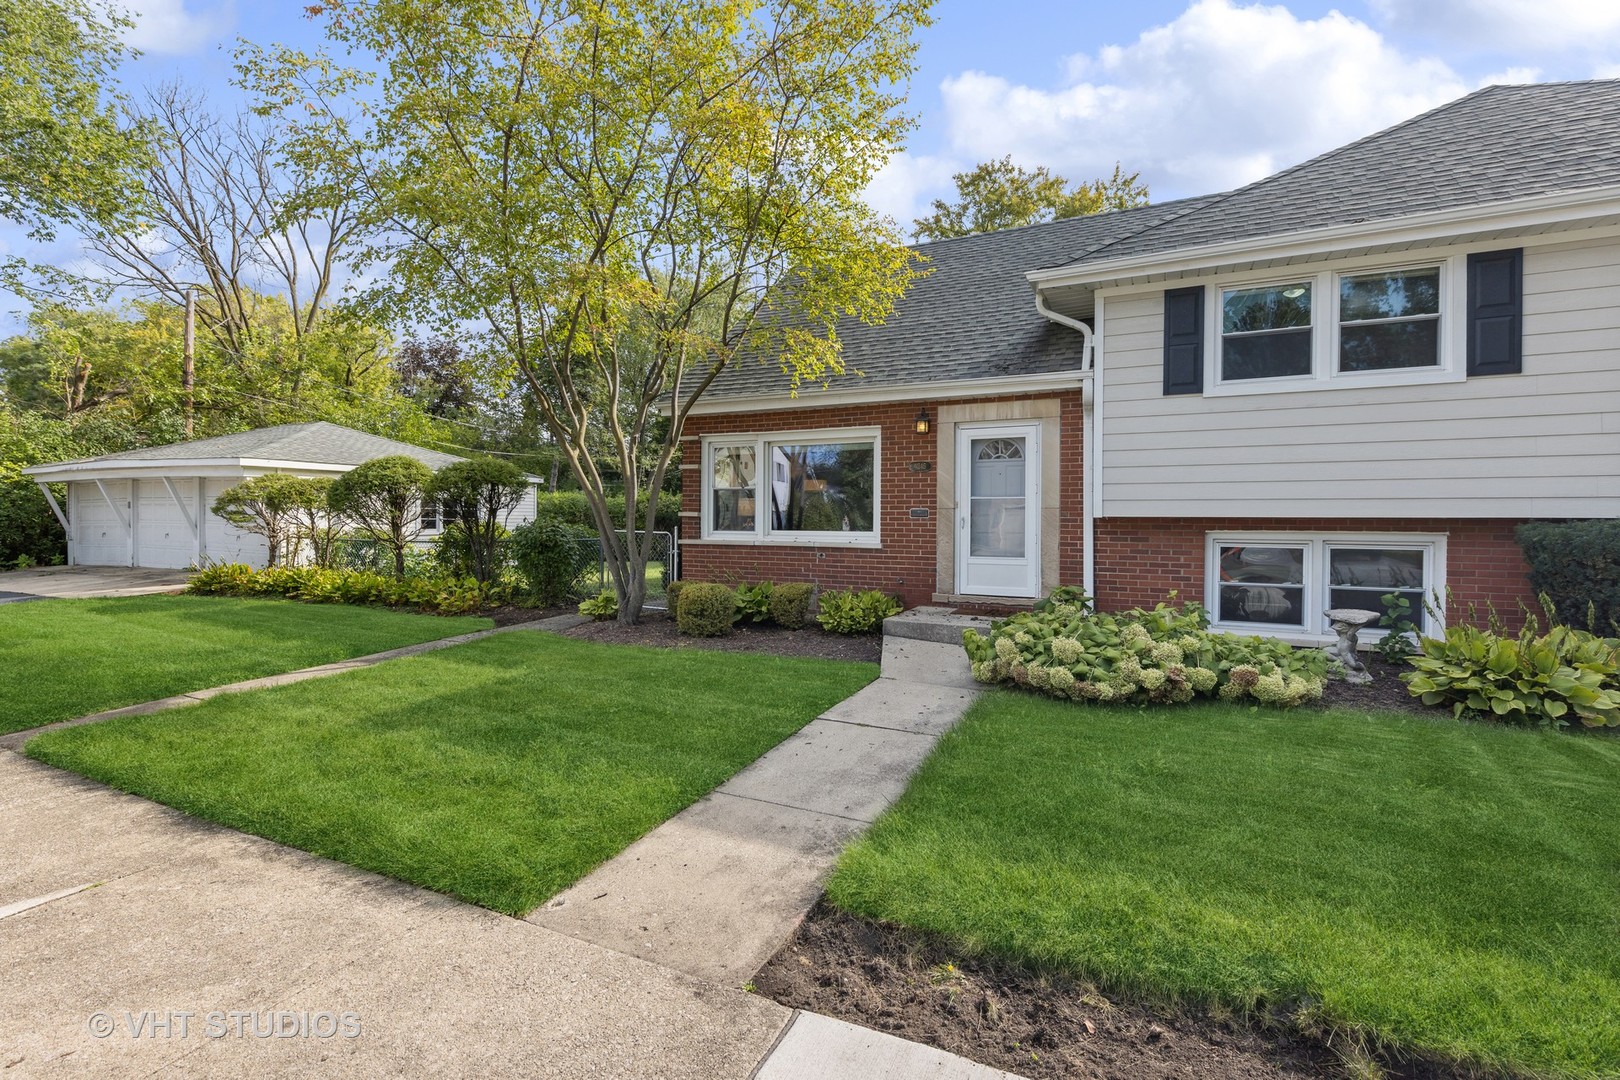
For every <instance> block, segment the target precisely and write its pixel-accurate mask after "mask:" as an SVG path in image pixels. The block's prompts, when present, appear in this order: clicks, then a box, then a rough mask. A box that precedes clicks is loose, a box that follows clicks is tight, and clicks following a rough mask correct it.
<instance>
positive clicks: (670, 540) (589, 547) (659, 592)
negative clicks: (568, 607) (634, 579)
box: [573, 532, 679, 611]
mask: <svg viewBox="0 0 1620 1080" xmlns="http://www.w3.org/2000/svg"><path fill="white" fill-rule="evenodd" d="M645 535H646V534H645V533H638V534H637V537H638V539H637V542H638V543H639V542H640V537H644V536H645ZM619 539H620V541H625V534H624V533H622V532H621V533H619ZM574 543H575V544H576V545H577V546H578V548H579V563H580V565H581V566H582V567H584V569H583V570H582V571H581V573H580V575H579V576H578V577H577V578H575V579H574V595H573V599H574V600H587V599H589V598H591V597H593V596H596V595H598V594H599V593H601V592H602V591H603V590H611V589H612V588H613V571H612V569H611V568H610V567H609V566H608V564H607V559H606V558H604V557H603V553H602V538H601V537H600V536H589V537H585V536H582V537H579V538H578V539H576V540H575V541H574ZM678 557H679V552H678V549H677V546H676V543H675V534H674V533H668V532H655V533H653V534H652V551H651V553H650V554H649V555H648V557H647V602H646V606H647V607H648V608H650V609H652V610H654V611H667V610H668V609H669V583H670V582H671V581H674V580H675V576H676V573H677V565H676V564H677V559H678Z"/></svg>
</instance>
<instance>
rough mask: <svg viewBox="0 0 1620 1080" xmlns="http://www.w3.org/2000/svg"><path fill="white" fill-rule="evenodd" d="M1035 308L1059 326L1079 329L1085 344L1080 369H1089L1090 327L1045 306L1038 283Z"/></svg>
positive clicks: (1044, 299) (1082, 347) (1090, 353)
mask: <svg viewBox="0 0 1620 1080" xmlns="http://www.w3.org/2000/svg"><path fill="white" fill-rule="evenodd" d="M1035 310H1036V311H1038V312H1040V313H1041V314H1042V315H1043V316H1045V317H1046V318H1047V320H1048V321H1050V322H1055V323H1057V324H1058V325H1059V326H1067V327H1068V328H1069V329H1070V330H1078V331H1080V336H1081V337H1082V338H1084V339H1085V344H1084V345H1082V346H1081V353H1080V370H1081V371H1090V370H1091V361H1092V349H1091V327H1089V326H1087V325H1086V324H1085V323H1083V322H1081V321H1080V320H1079V319H1075V318H1071V317H1070V316H1068V315H1065V314H1063V313H1062V312H1061V311H1053V310H1052V309H1051V308H1049V307H1047V306H1046V297H1045V296H1043V295H1041V287H1040V286H1039V285H1037V286H1035Z"/></svg>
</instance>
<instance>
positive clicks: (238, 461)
mask: <svg viewBox="0 0 1620 1080" xmlns="http://www.w3.org/2000/svg"><path fill="white" fill-rule="evenodd" d="M394 454H404V455H406V456H408V457H413V458H416V459H417V460H418V461H420V462H422V463H423V464H424V465H426V466H428V467H429V468H430V469H439V468H442V467H443V466H445V465H449V464H451V463H452V462H455V461H460V460H462V459H461V458H459V457H457V456H455V455H454V454H444V453H440V452H439V451H437V450H424V449H423V448H422V447H420V446H413V445H411V444H410V443H403V442H399V441H398V440H396V439H385V438H383V437H381V436H379V435H368V434H366V433H365V432H363V431H356V430H354V429H353V428H346V427H342V426H340V425H338V424H328V423H325V422H318V423H312V424H282V425H279V426H277V427H267V428H259V429H257V430H255V431H244V432H240V433H238V434H235V435H221V436H219V437H217V438H213V439H197V440H194V441H192V442H183V443H171V444H170V445H168V446H153V447H148V448H146V449H142V450H126V451H124V452H122V453H118V454H107V455H105V456H103V457H98V458H86V459H84V460H81V461H60V462H55V463H53V464H49V465H35V466H33V467H31V468H28V469H24V470H23V471H24V472H25V473H26V474H27V475H28V476H29V477H31V478H32V479H33V480H34V481H35V482H36V483H38V484H39V486H40V490H42V491H44V492H45V497H46V499H48V500H49V501H50V504H51V509H52V510H53V511H55V513H56V516H57V519H58V520H60V521H61V523H62V528H63V529H64V530H66V532H67V537H68V563H69V565H72V566H151V567H170V568H174V569H183V568H184V567H187V566H193V565H196V566H201V565H203V564H204V563H205V562H242V563H248V564H250V565H253V566H263V565H264V564H265V562H266V561H267V559H268V556H269V552H268V551H267V550H266V547H265V542H264V538H263V537H259V536H254V535H253V534H251V533H245V532H243V531H242V530H240V529H238V528H236V527H235V526H234V525H232V524H230V523H229V522H227V521H225V520H223V519H221V518H218V517H215V516H214V514H212V513H211V512H210V511H209V507H211V506H212V505H213V504H214V500H215V499H216V498H218V497H219V495H220V494H221V493H222V492H223V491H224V490H225V489H226V488H228V487H231V486H232V485H234V484H237V483H240V482H241V481H243V480H245V479H247V478H249V477H252V476H261V475H263V474H265V473H293V474H295V475H297V476H312V477H318V476H337V475H339V474H340V473H345V472H348V471H349V470H350V469H352V468H354V467H355V466H356V465H359V464H362V463H364V462H367V461H371V460H373V459H375V458H380V457H389V456H391V455H394ZM53 484H65V485H66V488H67V497H66V499H63V500H59V499H57V497H56V494H55V493H54V492H53V491H52V489H51V485H53ZM534 514H535V503H534V489H533V488H532V487H531V488H530V490H529V494H528V495H527V496H526V497H525V499H524V501H523V503H522V504H520V505H519V506H518V507H517V508H516V509H515V510H513V511H512V514H511V520H510V523H511V524H518V523H520V522H523V521H531V520H533V518H534Z"/></svg>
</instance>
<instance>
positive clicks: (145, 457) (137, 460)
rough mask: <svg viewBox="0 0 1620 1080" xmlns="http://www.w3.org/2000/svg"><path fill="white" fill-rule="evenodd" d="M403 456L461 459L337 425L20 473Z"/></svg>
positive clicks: (90, 474)
mask: <svg viewBox="0 0 1620 1080" xmlns="http://www.w3.org/2000/svg"><path fill="white" fill-rule="evenodd" d="M394 454H403V455H405V456H406V457H413V458H415V459H416V460H418V461H420V462H421V463H422V464H424V465H426V466H428V467H429V468H432V469H438V468H442V467H444V466H445V465H449V464H451V463H452V462H456V461H461V460H463V459H462V458H460V457H457V456H456V455H455V454H445V453H441V452H440V451H438V450H426V449H423V448H422V447H420V446H413V445H412V444H411V443H407V442H400V441H399V440H398V439H385V438H383V437H382V436H381V435H370V434H367V433H366V432H364V431H356V430H355V429H354V428H347V427H343V426H342V425H341V424H329V423H327V422H325V421H324V420H322V421H317V422H315V423H310V424H278V425H276V426H275V427H266V428H256V429H254V430H253V431H239V432H237V433H235V434H233V435H218V436H215V437H214V438H212V439H193V440H191V441H189V442H178V443H169V444H168V445H166V446H148V447H143V448H142V449H139V450H124V451H120V452H119V453H116V454H103V455H102V456H101V457H94V458H81V459H79V460H75V461H56V462H51V463H49V464H45V465H34V466H32V467H30V468H27V469H24V470H23V472H25V473H27V474H28V475H29V476H32V477H33V478H34V479H35V480H45V481H49V480H73V479H81V480H89V479H93V478H95V477H98V476H116V475H120V474H128V473H132V472H137V471H140V472H147V473H152V472H155V471H164V470H165V469H168V470H170V471H180V472H182V473H183V475H190V476H197V475H201V474H202V473H203V472H212V473H220V472H230V471H236V470H243V469H249V468H253V469H288V470H294V471H298V470H306V471H310V472H346V471H347V470H349V469H351V468H353V467H354V466H356V465H359V464H362V463H363V462H367V461H371V460H373V459H375V458H380V457H389V456H391V455H394Z"/></svg>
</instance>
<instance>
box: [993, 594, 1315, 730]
mask: <svg viewBox="0 0 1620 1080" xmlns="http://www.w3.org/2000/svg"><path fill="white" fill-rule="evenodd" d="M1208 621H1209V620H1208V615H1207V614H1206V613H1205V611H1204V609H1203V607H1202V606H1201V605H1198V604H1186V605H1184V606H1181V607H1173V606H1170V605H1168V604H1159V605H1158V606H1157V607H1155V608H1153V609H1152V610H1144V609H1141V608H1137V609H1135V610H1132V611H1126V612H1121V613H1118V614H1102V613H1094V612H1092V611H1091V610H1090V607H1089V602H1088V601H1086V600H1085V599H1084V598H1083V597H1075V598H1072V599H1071V598H1064V599H1060V600H1058V601H1057V602H1055V603H1051V604H1047V605H1044V606H1043V607H1042V608H1041V609H1039V610H1036V611H1029V612H1023V613H1020V614H1018V615H1014V616H1012V617H1011V618H1008V619H998V620H996V621H995V622H993V623H992V624H991V629H990V634H989V635H988V636H986V635H983V634H980V633H979V632H977V631H975V630H968V631H966V632H965V633H964V634H963V644H964V646H965V647H966V649H967V653H968V659H969V660H970V661H971V662H972V664H973V677H974V678H975V679H977V680H978V681H980V682H985V683H1005V684H1010V685H1013V686H1021V687H1024V688H1026V689H1030V690H1036V691H1039V692H1041V693H1044V694H1049V695H1051V696H1052V697H1059V698H1068V699H1071V700H1074V701H1100V702H1128V701H1136V702H1154V703H1159V704H1170V703H1179V702H1187V701H1191V700H1193V699H1194V698H1197V697H1218V698H1220V699H1222V700H1226V701H1237V700H1242V699H1253V700H1255V701H1258V702H1260V703H1261V704H1264V705H1274V706H1279V707H1283V708H1287V707H1290V706H1294V705H1299V704H1302V703H1304V702H1306V701H1314V700H1316V699H1317V698H1320V697H1321V696H1322V684H1323V679H1324V676H1325V675H1326V671H1327V662H1326V659H1325V658H1324V657H1323V655H1322V653H1321V652H1320V651H1318V650H1315V649H1293V648H1290V647H1289V646H1288V645H1285V644H1283V643H1282V642H1280V641H1272V640H1270V639H1267V638H1259V637H1239V636H1238V635H1236V634H1224V633H1211V632H1210V631H1209V630H1208V629H1207V627H1208Z"/></svg>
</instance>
